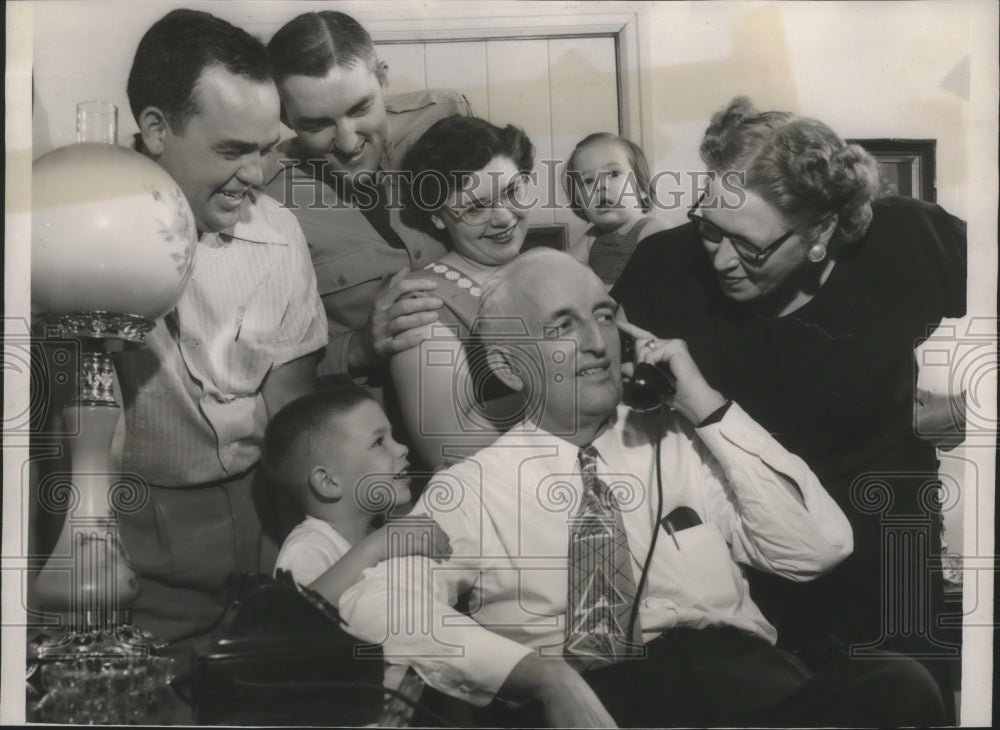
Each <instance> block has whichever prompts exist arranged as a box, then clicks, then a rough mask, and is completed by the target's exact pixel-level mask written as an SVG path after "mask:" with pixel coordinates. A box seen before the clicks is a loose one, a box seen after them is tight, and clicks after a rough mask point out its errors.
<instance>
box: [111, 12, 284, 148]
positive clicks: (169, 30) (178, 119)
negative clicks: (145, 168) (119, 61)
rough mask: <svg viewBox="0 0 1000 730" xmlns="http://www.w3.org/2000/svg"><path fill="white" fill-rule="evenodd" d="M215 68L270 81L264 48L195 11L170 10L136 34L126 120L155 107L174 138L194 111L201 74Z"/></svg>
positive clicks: (238, 30)
mask: <svg viewBox="0 0 1000 730" xmlns="http://www.w3.org/2000/svg"><path fill="white" fill-rule="evenodd" d="M212 65H220V66H222V67H223V68H225V69H226V70H227V71H229V72H230V73H232V74H235V75H237V76H242V77H244V78H248V79H251V80H253V81H259V82H262V83H263V82H265V81H270V80H271V73H270V71H269V69H268V61H267V49H265V48H264V44H263V43H261V42H260V41H259V40H258V39H257V38H255V37H254V36H252V35H250V34H249V33H247V32H246V31H245V30H243V29H242V28H237V27H236V26H235V25H232V24H231V23H227V22H226V21H225V20H222V18H217V17H215V16H214V15H211V14H209V13H206V12H203V11H201V10H187V9H184V8H182V9H179V10H172V11H171V12H169V13H167V14H166V15H164V16H163V17H162V18H160V19H159V20H158V21H156V22H155V23H153V25H151V26H150V28H149V30H147V31H146V33H145V34H144V35H143V36H142V40H140V41H139V46H138V48H137V49H136V52H135V58H134V59H133V60H132V68H131V70H130V71H129V75H128V84H127V86H126V90H127V93H128V102H129V107H130V108H131V110H132V116H133V117H135V120H136V121H137V122H138V121H139V115H140V114H141V113H142V110H143V109H146V108H147V107H150V106H155V107H159V108H160V109H161V110H162V111H163V114H164V116H165V117H166V120H167V124H169V125H170V130H171V131H172V132H174V133H175V134H180V133H182V132H183V131H184V127H185V125H186V124H187V121H188V119H190V118H191V116H192V115H193V114H194V113H196V112H197V111H198V108H197V103H196V102H195V98H194V95H195V94H194V92H195V86H196V85H197V83H198V79H199V78H200V77H201V73H202V71H204V70H205V68H207V67H208V66H212Z"/></svg>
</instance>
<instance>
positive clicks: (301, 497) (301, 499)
mask: <svg viewBox="0 0 1000 730" xmlns="http://www.w3.org/2000/svg"><path fill="white" fill-rule="evenodd" d="M407 454H408V450H407V448H406V447H405V446H403V445H402V444H399V443H397V442H396V441H395V440H394V439H393V437H392V427H391V426H390V425H389V421H388V419H387V418H386V416H385V413H384V412H383V410H382V408H381V406H379V404H378V403H377V402H376V401H375V399H374V398H372V396H371V395H370V394H369V393H368V391H366V390H365V389H363V388H360V387H358V386H354V385H342V386H335V387H331V388H327V389H325V390H322V391H320V392H318V393H314V394H310V395H307V396H303V397H301V398H298V399H296V400H294V401H292V402H291V403H289V404H288V405H287V406H285V407H284V408H282V409H281V410H280V411H279V412H278V413H277V414H276V415H275V416H274V418H272V419H271V421H270V423H269V424H268V426H267V431H266V433H265V435H264V447H263V455H262V461H263V465H264V469H265V471H266V472H267V475H268V477H269V479H270V481H271V482H272V483H273V484H275V485H276V486H278V487H279V488H281V489H285V490H286V491H287V492H288V494H289V495H290V496H291V497H292V499H294V500H295V501H296V502H297V503H298V504H299V506H301V507H302V509H303V510H304V511H305V514H306V518H305V520H303V521H302V522H301V523H300V524H299V525H298V526H296V527H295V528H294V529H293V530H292V532H291V533H290V534H289V535H288V537H287V538H286V539H285V541H284V544H283V545H282V546H281V551H280V552H279V554H278V560H277V564H276V566H275V570H279V569H281V570H286V571H288V572H290V573H291V574H292V577H293V578H294V579H295V582H296V583H298V584H300V585H304V586H311V587H313V588H315V589H317V590H321V591H322V593H323V594H324V595H325V596H327V597H328V598H332V597H336V598H339V596H340V593H342V592H343V591H344V590H345V589H347V588H348V587H350V586H351V585H353V584H354V583H355V582H357V580H358V579H359V578H360V577H361V572H362V571H363V570H364V569H365V568H369V567H371V566H374V565H375V564H377V563H379V562H380V561H382V560H385V559H387V558H388V557H389V548H388V546H389V535H388V534H387V528H386V527H385V526H383V527H381V528H379V529H377V530H373V523H374V522H375V521H376V519H377V518H379V517H380V516H382V515H385V514H386V513H388V512H390V511H391V510H393V509H394V508H396V507H397V506H399V505H404V504H409V503H410V502H411V501H412V496H411V494H410V477H409V474H408V469H409V463H408V461H407ZM403 524H404V526H403V527H395V528H394V529H405V530H406V531H407V532H409V533H411V534H412V535H413V537H404V538H403V539H400V540H398V541H397V543H398V544H400V545H402V546H403V547H402V548H400V549H399V552H400V554H424V555H428V556H431V557H444V556H446V555H447V554H449V553H450V547H449V545H448V537H447V535H446V534H445V533H444V532H443V531H442V530H441V529H440V528H439V527H438V526H437V525H436V524H435V523H434V522H433V520H430V519H428V518H413V519H412V520H410V519H407V520H406V521H405V523H403ZM314 582H315V585H313V584H314ZM336 598H334V600H336Z"/></svg>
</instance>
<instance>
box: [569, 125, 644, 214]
mask: <svg viewBox="0 0 1000 730" xmlns="http://www.w3.org/2000/svg"><path fill="white" fill-rule="evenodd" d="M595 142H610V143H612V144H618V145H621V147H622V149H624V150H625V156H626V157H627V158H628V164H629V167H630V168H631V169H632V174H633V175H635V186H636V191H637V192H638V193H639V194H640V195H641V196H642V212H643V213H648V212H649V209H650V208H651V207H652V206H653V201H652V197H651V196H650V191H649V180H650V175H649V162H647V161H646V155H645V153H644V152H643V151H642V148H641V147H640V146H639V145H637V144H636V143H635V142H633V141H632V140H630V139H626V138H625V137H619V136H618V135H617V134H611V133H610V132H594V133H593V134H590V135H587V136H586V137H584V138H583V139H581V140H580V141H579V142H577V144H576V147H574V148H573V152H572V154H571V155H570V156H569V160H567V161H566V168H565V169H564V170H563V190H565V191H566V195H567V197H569V205H570V209H571V210H572V211H573V213H575V214H576V217H577V218H582V219H583V220H588V218H587V214H586V213H584V210H583V202H582V201H583V195H584V191H583V190H582V189H581V188H582V184H583V181H582V180H581V179H580V175H579V171H578V170H577V167H576V165H577V155H578V154H579V152H580V150H582V149H583V148H584V147H586V146H587V145H589V144H593V143H595Z"/></svg>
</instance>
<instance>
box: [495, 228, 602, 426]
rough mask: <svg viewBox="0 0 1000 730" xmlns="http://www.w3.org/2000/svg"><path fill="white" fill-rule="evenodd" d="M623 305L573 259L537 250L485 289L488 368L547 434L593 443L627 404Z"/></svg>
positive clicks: (513, 263) (502, 270)
mask: <svg viewBox="0 0 1000 730" xmlns="http://www.w3.org/2000/svg"><path fill="white" fill-rule="evenodd" d="M616 311H617V305H616V304H615V302H614V301H613V300H612V299H611V297H610V295H609V294H608V292H607V290H606V289H605V287H604V284H603V283H602V282H601V280H600V278H598V277H597V275H596V274H594V272H593V271H591V270H590V269H589V268H588V267H586V266H584V265H583V264H581V263H580V262H579V261H577V260H576V259H574V258H573V257H572V256H570V255H569V254H566V253H563V252H560V251H554V250H552V249H545V248H540V249H532V250H531V251H528V252H526V253H523V254H521V255H520V256H518V257H516V258H515V259H513V260H512V261H511V262H510V263H507V264H504V265H503V266H502V267H500V269H499V270H498V271H497V272H496V273H494V274H493V276H491V277H490V279H489V280H488V281H487V283H486V284H485V285H484V287H483V295H482V301H481V304H480V308H479V317H478V319H477V323H476V324H477V329H476V331H477V332H478V333H479V334H480V336H481V337H482V339H483V340H484V342H485V344H486V348H487V353H488V356H487V357H488V361H489V363H490V368H491V369H492V370H493V372H494V373H495V374H496V375H497V377H498V378H500V380H502V381H503V382H504V383H505V384H506V385H508V386H509V387H511V388H512V389H514V390H516V391H519V392H521V393H522V395H523V396H524V398H525V400H526V402H527V404H528V408H529V410H528V412H529V416H528V418H529V420H531V421H533V422H534V423H535V424H537V425H538V426H540V427H541V428H542V429H544V430H545V431H547V432H548V433H551V434H555V435H559V436H562V437H563V438H566V439H567V440H569V441H571V442H574V443H575V442H576V441H577V440H578V439H579V440H581V444H582V443H589V441H588V440H587V438H592V437H593V434H594V433H596V431H597V429H598V427H599V426H600V424H602V423H603V422H604V421H605V420H606V419H607V418H608V416H610V415H611V414H612V413H614V410H615V408H616V407H617V405H618V401H619V400H620V399H621V352H620V349H619V348H620V342H619V339H618V328H617V326H616V325H615V313H616Z"/></svg>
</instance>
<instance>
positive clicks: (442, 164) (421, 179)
mask: <svg viewBox="0 0 1000 730" xmlns="http://www.w3.org/2000/svg"><path fill="white" fill-rule="evenodd" d="M494 157H507V158H510V160H511V161H513V163H514V165H515V166H516V167H517V169H518V170H519V171H521V172H523V173H530V172H531V170H532V168H533V167H534V164H535V147H534V145H533V144H532V143H531V140H530V139H528V135H526V134H525V133H524V130H522V129H521V128H520V127H515V126H514V125H512V124H508V125H507V126H506V127H498V126H496V125H495V124H490V123H489V122H487V121H486V120H485V119H477V118H476V117H463V116H454V117H447V118H445V119H441V120H439V121H437V122H435V123H434V124H433V125H432V126H431V127H430V128H429V129H428V130H427V131H426V132H424V133H423V135H421V137H420V139H418V140H417V141H416V142H414V143H413V146H412V147H410V149H409V150H408V151H407V153H406V155H405V157H403V164H402V172H403V175H402V178H401V180H402V184H401V193H402V195H401V201H402V204H403V210H402V219H403V222H404V223H406V224H407V225H408V226H410V227H412V228H416V229H417V230H420V231H423V232H424V233H427V234H429V235H431V236H434V237H435V238H437V239H438V240H440V241H442V242H443V243H445V244H449V245H450V243H451V242H450V240H449V239H448V234H447V233H446V232H444V231H441V230H439V229H438V228H437V226H435V225H434V222H433V221H432V220H431V216H433V215H434V214H435V213H437V211H438V210H440V208H441V206H442V205H443V204H444V201H445V200H446V199H447V198H448V197H449V196H450V195H451V193H453V192H454V191H456V190H461V189H462V188H463V186H464V185H465V184H466V183H467V182H468V179H469V176H470V175H472V174H474V173H476V172H478V171H479V170H482V169H483V168H484V167H486V165H487V164H488V163H489V161H490V160H492V159H493V158H494Z"/></svg>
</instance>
